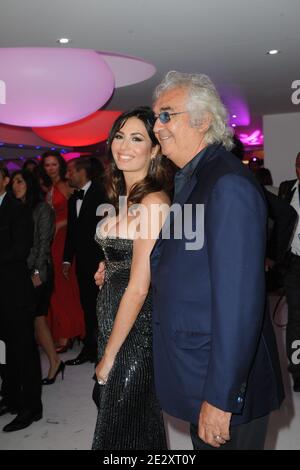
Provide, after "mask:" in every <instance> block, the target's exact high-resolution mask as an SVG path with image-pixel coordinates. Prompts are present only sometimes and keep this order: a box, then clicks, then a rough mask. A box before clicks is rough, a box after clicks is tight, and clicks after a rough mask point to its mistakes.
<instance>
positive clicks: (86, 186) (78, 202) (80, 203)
mask: <svg viewBox="0 0 300 470" xmlns="http://www.w3.org/2000/svg"><path fill="white" fill-rule="evenodd" d="M91 184H92V182H91V181H88V182H87V183H86V184H85V185H84V186H83V188H81V189H82V190H83V191H84V196H85V195H86V192H87V190H88V189H89V187H90V186H91ZM84 196H83V197H84ZM82 203H83V199H77V201H76V213H77V217H79V214H80V209H81V206H82Z"/></svg>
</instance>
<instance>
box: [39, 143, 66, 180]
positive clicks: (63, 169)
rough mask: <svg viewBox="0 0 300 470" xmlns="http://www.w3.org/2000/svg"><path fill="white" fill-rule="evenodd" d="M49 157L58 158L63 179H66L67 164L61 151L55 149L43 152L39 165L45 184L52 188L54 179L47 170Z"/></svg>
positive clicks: (60, 174)
mask: <svg viewBox="0 0 300 470" xmlns="http://www.w3.org/2000/svg"><path fill="white" fill-rule="evenodd" d="M47 157H54V158H56V160H57V162H58V165H59V176H60V179H61V180H62V181H65V180H66V172H67V164H66V162H65V160H64V159H63V157H62V156H61V154H60V153H59V152H56V151H55V150H53V151H52V152H51V151H49V152H45V153H43V154H42V156H41V162H40V166H39V170H40V176H41V178H42V179H43V181H44V183H45V185H46V186H47V187H49V188H50V187H51V186H52V181H51V178H50V177H49V176H48V175H47V173H46V171H45V160H46V158H47Z"/></svg>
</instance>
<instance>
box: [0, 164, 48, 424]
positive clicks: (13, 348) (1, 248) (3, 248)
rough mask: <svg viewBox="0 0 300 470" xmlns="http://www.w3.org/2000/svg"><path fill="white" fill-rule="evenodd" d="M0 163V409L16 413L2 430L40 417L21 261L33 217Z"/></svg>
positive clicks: (30, 300) (30, 296)
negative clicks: (1, 360) (0, 354)
mask: <svg viewBox="0 0 300 470" xmlns="http://www.w3.org/2000/svg"><path fill="white" fill-rule="evenodd" d="M8 183H9V177H8V172H7V170H6V168H5V167H4V166H0V312H1V313H0V322H1V325H0V326H1V336H2V338H1V339H2V340H4V343H5V345H6V365H5V366H4V374H3V384H2V394H3V399H2V400H1V402H0V415H1V416H2V415H4V414H5V413H12V414H17V416H16V417H15V418H14V420H13V421H11V422H10V423H9V424H7V425H6V426H4V428H3V431H5V432H11V431H17V430H19V429H23V428H26V427H27V426H29V425H30V424H31V423H33V422H34V421H38V420H40V419H41V418H42V402H41V369H40V358H39V353H38V349H37V345H36V342H35V338H34V310H35V308H34V307H35V305H34V288H33V284H32V282H31V278H30V272H29V269H28V267H27V258H28V255H29V252H30V249H31V246H32V241H33V220H32V217H31V214H30V211H29V210H27V208H26V206H25V205H23V204H21V203H20V202H19V201H17V200H15V199H14V198H13V197H12V196H11V195H10V194H8V193H7V192H6V187H7V184H8Z"/></svg>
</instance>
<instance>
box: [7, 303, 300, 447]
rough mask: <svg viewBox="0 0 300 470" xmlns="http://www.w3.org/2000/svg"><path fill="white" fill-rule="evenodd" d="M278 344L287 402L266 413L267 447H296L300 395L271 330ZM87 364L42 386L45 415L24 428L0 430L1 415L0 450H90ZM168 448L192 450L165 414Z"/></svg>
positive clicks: (179, 425)
mask: <svg viewBox="0 0 300 470" xmlns="http://www.w3.org/2000/svg"><path fill="white" fill-rule="evenodd" d="M285 316H286V308H285V305H284V304H283V306H282V307H281V309H280V312H279V315H278V316H277V319H278V318H279V320H280V322H281V321H284V319H285ZM276 333H277V337H278V346H279V350H280V356H281V361H282V370H283V375H284V381H285V389H286V400H285V402H284V405H283V406H282V408H281V410H280V411H278V412H275V413H274V414H273V415H272V416H271V420H270V425H269V432H268V437H267V442H266V449H278V450H283V449H293V450H296V449H298V450H300V393H298V394H296V393H293V392H292V391H291V384H290V379H289V376H288V374H287V373H286V360H285V354H284V345H283V331H282V330H280V329H278V328H276ZM77 352H78V346H77V349H76V350H73V351H71V352H68V353H67V354H64V355H63V356H62V358H63V359H64V360H66V359H68V358H70V357H74V356H75V355H76V354H77ZM42 363H43V369H44V372H45V373H46V370H47V362H46V360H45V357H44V356H43V355H42ZM92 375H93V366H92V364H83V365H81V366H76V367H68V368H66V373H65V379H64V381H62V380H61V377H59V378H58V380H57V382H56V383H55V384H54V385H51V386H47V387H44V390H43V403H44V417H43V419H42V420H41V421H39V422H37V423H33V424H32V425H31V426H30V427H28V428H27V429H24V430H22V431H17V432H14V433H8V434H6V433H3V432H1V429H2V427H3V426H4V425H5V424H7V423H8V422H9V421H11V419H12V418H13V417H12V416H11V415H5V416H3V417H1V418H0V449H1V450H4V449H7V450H8V449H9V450H15V449H26V450H29V449H30V450H34V449H38V450H55V449H61V450H70V449H79V450H80V449H83V450H86V449H90V447H91V442H92V437H93V431H94V425H95V421H96V408H95V406H94V404H93V402H92V400H91V391H92V386H93V381H92V380H91V377H92ZM166 423H167V430H168V436H169V441H170V449H173V450H180V449H182V450H185V449H186V450H187V449H192V446H191V442H190V438H189V435H188V431H187V429H188V426H187V425H186V423H183V422H181V421H178V420H175V419H172V418H170V417H166Z"/></svg>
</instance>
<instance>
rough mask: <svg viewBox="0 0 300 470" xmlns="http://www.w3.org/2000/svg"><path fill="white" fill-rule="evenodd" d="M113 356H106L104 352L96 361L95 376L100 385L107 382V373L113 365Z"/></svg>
mask: <svg viewBox="0 0 300 470" xmlns="http://www.w3.org/2000/svg"><path fill="white" fill-rule="evenodd" d="M114 362H115V358H114V357H111V356H107V355H106V354H104V356H103V357H102V359H101V361H100V362H99V363H98V365H97V367H96V370H95V373H96V376H97V380H98V383H99V384H100V385H105V384H106V382H107V378H108V375H109V373H110V371H111V369H112V366H113V365H114Z"/></svg>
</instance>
